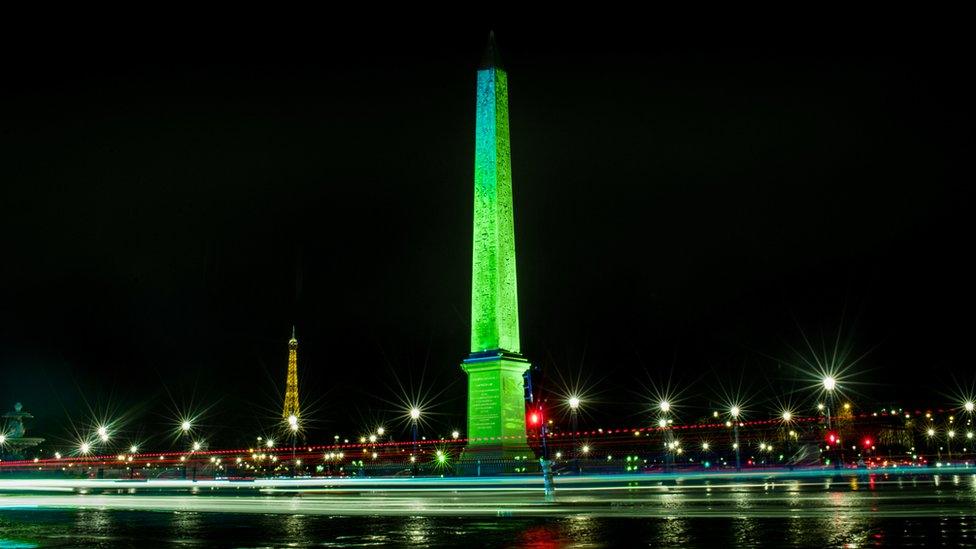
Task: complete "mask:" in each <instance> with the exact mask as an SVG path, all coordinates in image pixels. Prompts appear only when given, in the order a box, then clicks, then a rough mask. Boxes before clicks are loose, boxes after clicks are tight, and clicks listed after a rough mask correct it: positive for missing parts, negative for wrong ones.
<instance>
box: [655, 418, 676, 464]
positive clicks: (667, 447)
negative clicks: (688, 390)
mask: <svg viewBox="0 0 976 549" xmlns="http://www.w3.org/2000/svg"><path fill="white" fill-rule="evenodd" d="M657 407H658V410H660V411H661V419H659V420H658V426H660V427H661V429H662V431H661V434H662V436H661V438H662V439H664V472H665V473H667V472H670V471H671V459H672V456H671V451H672V450H673V447H672V445H671V437H670V436H669V435H670V432H669V431H668V412H670V411H671V403H670V402H668V401H667V400H662V401H661V402H659V403H658V405H657Z"/></svg>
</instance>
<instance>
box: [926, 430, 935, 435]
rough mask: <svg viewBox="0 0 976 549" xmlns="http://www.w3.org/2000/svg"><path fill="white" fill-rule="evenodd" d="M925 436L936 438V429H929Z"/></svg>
mask: <svg viewBox="0 0 976 549" xmlns="http://www.w3.org/2000/svg"><path fill="white" fill-rule="evenodd" d="M925 434H926V435H928V436H930V437H934V436H935V429H929V430H927V431H925Z"/></svg>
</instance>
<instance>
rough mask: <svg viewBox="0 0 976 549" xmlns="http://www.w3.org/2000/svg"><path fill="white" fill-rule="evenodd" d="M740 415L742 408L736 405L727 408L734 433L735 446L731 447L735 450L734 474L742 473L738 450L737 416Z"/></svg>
mask: <svg viewBox="0 0 976 549" xmlns="http://www.w3.org/2000/svg"><path fill="white" fill-rule="evenodd" d="M741 413H742V408H741V407H739V405H738V404H733V405H732V407H731V408H729V415H730V416H732V431H733V432H734V433H735V444H734V445H733V446H732V447H733V448H735V472H737V473H738V472H740V471H742V457H741V455H740V450H739V414H741Z"/></svg>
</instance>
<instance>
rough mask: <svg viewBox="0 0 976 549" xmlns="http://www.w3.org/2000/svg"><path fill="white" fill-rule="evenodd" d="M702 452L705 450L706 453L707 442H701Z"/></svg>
mask: <svg viewBox="0 0 976 549" xmlns="http://www.w3.org/2000/svg"><path fill="white" fill-rule="evenodd" d="M702 450H705V451H706V452H707V451H708V443H707V442H702Z"/></svg>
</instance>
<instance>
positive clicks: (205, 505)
mask: <svg viewBox="0 0 976 549" xmlns="http://www.w3.org/2000/svg"><path fill="white" fill-rule="evenodd" d="M51 505H53V506H54V507H57V508H50V507H48V506H51ZM37 506H40V507H37ZM974 520H976V476H972V475H950V476H948V477H946V476H942V477H935V476H931V475H914V476H895V477H885V476H883V475H877V476H869V475H861V476H850V477H834V478H828V479H803V480H786V481H777V482H762V481H760V482H748V483H733V482H722V483H719V482H695V483H678V484H675V483H655V484H653V485H648V486H642V487H636V488H635V487H619V488H616V489H615V488H606V487H605V488H601V489H598V490H561V491H559V492H558V493H557V497H556V501H555V502H553V503H546V502H545V501H544V500H543V499H542V497H541V494H538V493H535V492H524V491H523V492H518V491H514V492H512V491H497V492H480V493H467V492H465V491H463V490H459V491H458V492H446V493H444V492H440V493H436V494H422V493H414V492H412V493H396V494H391V493H384V492H361V493H347V494H342V495H339V494H324V493H305V494H298V495H295V494H288V495H259V494H249V495H244V496H240V497H233V496H225V495H222V496H205V495H198V496H191V495H156V496H153V495H104V494H101V495H84V496H82V495H72V494H59V495H29V494H13V495H11V494H8V495H3V496H0V547H29V546H37V545H39V546H53V547H76V546H85V547H125V546H140V547H146V546H152V545H162V544H182V545H187V546H201V547H203V546H205V547H278V546H284V545H290V546H326V547H328V546H387V545H396V546H412V547H429V546H451V545H475V546H484V545H501V546H530V547H559V546H587V547H590V546H597V547H599V546H621V545H627V544H633V543H640V544H642V545H650V546H662V547H672V546H710V547H715V546H719V547H721V546H730V547H736V546H745V547H748V546H770V547H797V546H810V547H843V546H848V547H853V546H856V547H872V546H899V547H906V546H916V547H918V546H941V545H948V546H972V545H974V544H976V539H974V534H976V532H974V528H973V521H974Z"/></svg>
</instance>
